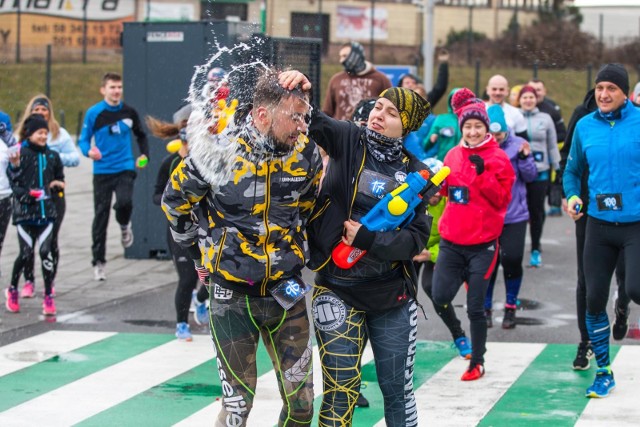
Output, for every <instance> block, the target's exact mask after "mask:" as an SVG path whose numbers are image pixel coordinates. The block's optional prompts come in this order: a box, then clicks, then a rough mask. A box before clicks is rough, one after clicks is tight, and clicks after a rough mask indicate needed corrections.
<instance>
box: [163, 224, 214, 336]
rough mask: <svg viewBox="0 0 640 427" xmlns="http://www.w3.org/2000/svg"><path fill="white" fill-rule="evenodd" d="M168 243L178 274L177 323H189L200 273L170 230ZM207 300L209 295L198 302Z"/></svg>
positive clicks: (175, 298) (176, 296)
mask: <svg viewBox="0 0 640 427" xmlns="http://www.w3.org/2000/svg"><path fill="white" fill-rule="evenodd" d="M167 243H168V244H169V251H170V252H171V258H172V259H173V266H174V267H175V269H176V272H177V273H178V287H177V288H176V294H175V297H174V301H175V307H176V321H177V323H182V322H184V323H188V322H189V305H190V304H191V295H192V292H193V290H194V289H195V288H196V286H197V285H198V280H199V279H198V273H197V272H196V269H195V265H194V264H193V260H192V259H191V258H190V257H189V254H188V253H187V251H186V250H185V249H184V248H182V247H181V246H180V245H178V244H177V243H176V242H175V241H174V240H173V238H172V237H171V232H170V231H169V229H167ZM203 288H204V286H203ZM205 292H206V288H205ZM207 298H208V295H206V296H205V297H204V298H203V299H202V300H201V299H200V298H198V300H199V301H200V302H202V301H204V300H205V299H207Z"/></svg>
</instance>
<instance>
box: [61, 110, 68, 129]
mask: <svg viewBox="0 0 640 427" xmlns="http://www.w3.org/2000/svg"><path fill="white" fill-rule="evenodd" d="M65 119H66V117H65V114H64V110H60V127H63V128H65V129H66V128H67V126H66V120H65Z"/></svg>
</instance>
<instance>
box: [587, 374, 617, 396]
mask: <svg viewBox="0 0 640 427" xmlns="http://www.w3.org/2000/svg"><path fill="white" fill-rule="evenodd" d="M615 388H616V380H614V379H613V372H611V368H609V367H607V368H600V369H598V370H597V371H596V379H595V380H594V381H593V385H592V386H591V387H589V388H588V389H587V392H586V394H585V396H587V397H607V396H609V393H611V392H612V391H613V390H614V389H615Z"/></svg>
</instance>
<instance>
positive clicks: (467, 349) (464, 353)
mask: <svg viewBox="0 0 640 427" xmlns="http://www.w3.org/2000/svg"><path fill="white" fill-rule="evenodd" d="M453 343H454V344H455V346H456V348H457V349H458V354H460V357H462V358H463V359H471V343H470V342H469V339H468V338H467V337H465V336H464V335H463V336H461V337H460V338H457V339H456V340H455V341H454V342H453Z"/></svg>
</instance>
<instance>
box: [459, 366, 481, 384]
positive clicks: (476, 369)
mask: <svg viewBox="0 0 640 427" xmlns="http://www.w3.org/2000/svg"><path fill="white" fill-rule="evenodd" d="M483 375H484V366H482V364H481V363H469V367H468V368H467V370H466V371H464V374H462V378H460V379H461V380H462V381H475V380H478V379H480V377H482V376H483Z"/></svg>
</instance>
